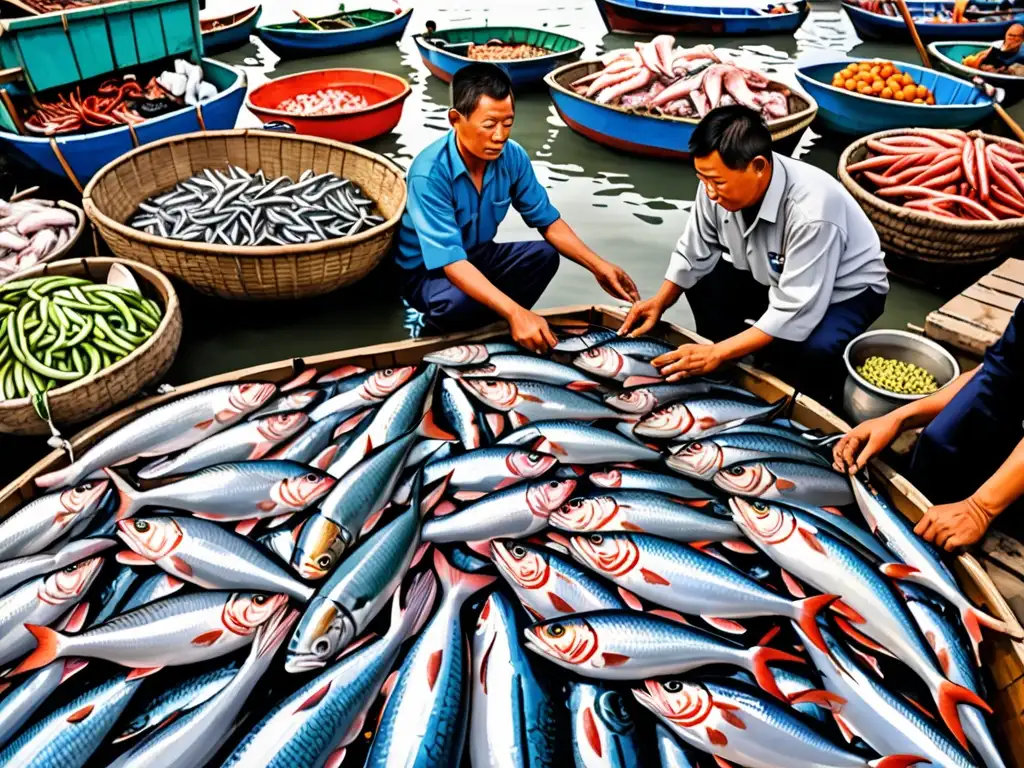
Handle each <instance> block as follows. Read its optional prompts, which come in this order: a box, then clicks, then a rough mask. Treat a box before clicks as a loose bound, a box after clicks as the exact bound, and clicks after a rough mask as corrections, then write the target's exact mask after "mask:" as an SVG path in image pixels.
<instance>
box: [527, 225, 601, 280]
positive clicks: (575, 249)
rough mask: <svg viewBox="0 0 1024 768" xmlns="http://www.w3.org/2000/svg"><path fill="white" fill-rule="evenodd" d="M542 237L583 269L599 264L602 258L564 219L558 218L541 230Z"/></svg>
mask: <svg viewBox="0 0 1024 768" xmlns="http://www.w3.org/2000/svg"><path fill="white" fill-rule="evenodd" d="M541 234H542V235H544V239H545V240H547V241H548V242H549V243H551V245H553V246H554V248H555V250H556V251H558V252H559V253H560V254H562V255H563V256H565V258H567V259H569V260H570V261H575V262H576V263H577V264H579V265H580V266H581V267H583V268H584V269H588V270H590V271H593V270H594V267H595V266H597V264H599V263H600V262H601V261H602V259H601V257H600V256H598V255H597V254H596V253H594V252H593V251H592V250H590V248H589V247H587V244H586V243H584V242H583V241H582V240H581V239H580V236H579V235H577V234H576V232H575V231H574V230H573V228H572V227H570V226H569V225H568V224H566V223H565V220H564V219H558V220H556V221H555V222H554V223H553V224H550V225H549V226H547V227H545V228H544V229H543V230H541Z"/></svg>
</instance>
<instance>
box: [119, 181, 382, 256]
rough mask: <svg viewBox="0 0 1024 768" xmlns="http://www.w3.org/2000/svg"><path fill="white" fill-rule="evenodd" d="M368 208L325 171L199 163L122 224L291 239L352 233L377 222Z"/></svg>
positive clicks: (204, 237) (255, 242) (191, 235)
mask: <svg viewBox="0 0 1024 768" xmlns="http://www.w3.org/2000/svg"><path fill="white" fill-rule="evenodd" d="M376 206H377V204H376V203H375V202H374V201H373V200H371V199H370V198H369V197H367V196H366V195H365V194H364V193H363V191H362V190H361V189H360V188H359V186H358V185H356V184H355V183H354V182H352V181H350V180H348V179H343V178H341V177H339V176H337V175H335V174H333V173H321V174H315V173H313V171H305V172H304V173H303V174H302V175H301V176H300V177H299V179H298V181H295V180H293V179H292V178H291V177H289V176H278V177H277V178H268V177H267V176H266V175H265V174H264V173H263V171H262V170H259V171H256V173H249V172H248V171H246V170H245V169H244V168H239V167H238V166H236V165H228V166H226V167H225V168H224V169H223V170H221V169H217V168H206V169H204V170H203V172H202V173H198V174H196V175H195V176H193V177H192V178H190V179H186V180H185V181H180V182H178V183H177V184H175V185H174V186H173V187H172V188H171V189H169V190H166V191H164V192H161V193H160V194H158V195H154V196H153V197H150V198H149V199H147V200H145V201H143V202H142V203H140V204H139V210H138V211H136V212H135V214H134V215H133V216H132V217H131V218H130V219H129V221H128V224H129V226H132V227H135V229H139V230H142V231H143V232H146V233H148V234H150V235H159V236H160V237H167V238H170V239H172V240H188V241H192V242H205V243H210V244H217V243H220V244H222V245H244V246H268V245H298V244H299V243H316V242H320V241H322V240H331V239H334V238H339V237H352V236H353V235H357V234H359V233H360V232H363V231H365V230H367V229H371V228H372V227H376V226H377V225H379V224H383V223H384V217H383V216H381V215H380V213H379V212H378V213H375V212H374V211H375V210H376Z"/></svg>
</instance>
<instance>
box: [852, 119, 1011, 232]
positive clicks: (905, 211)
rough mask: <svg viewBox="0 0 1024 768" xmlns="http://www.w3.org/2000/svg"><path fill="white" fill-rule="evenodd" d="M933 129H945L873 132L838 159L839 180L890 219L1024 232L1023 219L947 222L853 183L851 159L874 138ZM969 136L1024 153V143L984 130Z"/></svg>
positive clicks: (959, 229)
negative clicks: (1005, 145)
mask: <svg viewBox="0 0 1024 768" xmlns="http://www.w3.org/2000/svg"><path fill="white" fill-rule="evenodd" d="M933 130H942V129H929V128H893V129H890V130H887V131H879V132H877V133H872V134H870V135H868V136H864V137H862V138H859V139H857V140H856V141H854V142H853V143H852V144H850V145H849V146H848V147H847V148H846V149H844V150H843V154H842V155H840V156H839V169H838V171H839V179H840V181H842V182H843V186H845V187H846V188H847V189H848V190H849V191H850V193H851V194H852V195H853V196H854V197H855V198H857V199H858V200H859V201H861V202H866V203H869V204H870V205H872V206H874V207H875V208H877V209H878V210H879V211H881V212H883V213H886V214H888V215H889V216H892V217H894V218H898V219H903V220H907V221H910V222H913V223H915V224H918V225H921V226H929V227H938V228H941V229H946V230H951V231H954V232H968V233H985V232H1009V231H1013V230H1021V231H1024V217H1020V218H1018V219H1000V220H998V221H967V220H963V221H961V220H959V219H947V218H945V217H943V216H936V215H935V214H934V213H927V212H925V211H915V210H914V209H913V208H904V207H903V206H901V205H896V204H895V203H890V202H889V201H888V200H883V199H882V198H880V197H878V195H875V194H873V193H871V192H869V191H868V190H866V189H865V188H864V187H863V186H862V185H861V184H860V183H859V182H857V181H856V180H854V178H853V176H851V175H850V173H849V172H848V171H847V170H846V167H847V166H848V165H850V156H851V155H852V154H853V153H854V152H855V151H856V150H858V149H860V148H861V147H863V146H865V145H866V144H867V143H868V141H870V140H872V139H881V138H885V137H887V136H906V135H908V134H909V135H912V134H914V133H915V132H917V133H918V134H919V135H926V134H927V133H929V132H930V131H933ZM967 135H968V136H970V137H971V138H983V139H985V140H986V141H994V142H997V143H1001V144H1012V145H1014V146H1015V147H1019V148H1020V149H1021V150H1022V151H1024V144H1021V143H1020V142H1017V141H1013V140H1012V139H1007V138H1004V137H1002V136H995V135H993V134H990V133H984V132H983V131H968V132H967Z"/></svg>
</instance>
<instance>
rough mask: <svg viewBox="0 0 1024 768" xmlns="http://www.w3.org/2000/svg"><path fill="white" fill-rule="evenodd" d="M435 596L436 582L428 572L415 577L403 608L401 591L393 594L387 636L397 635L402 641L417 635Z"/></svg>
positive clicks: (432, 605) (427, 615) (407, 592)
mask: <svg viewBox="0 0 1024 768" xmlns="http://www.w3.org/2000/svg"><path fill="white" fill-rule="evenodd" d="M436 595H437V580H436V579H435V578H434V574H432V573H431V572H430V571H423V572H421V573H419V574H417V575H416V576H415V578H413V580H412V584H410V586H409V589H408V590H406V593H405V607H403V606H402V590H398V591H397V592H395V596H394V597H393V598H392V600H391V629H389V630H388V634H389V635H390V634H392V633H394V634H396V635H399V636H400V637H401V638H402V639H403V640H404V639H405V638H407V637H412V636H413V635H415V634H418V633H419V631H420V629H422V628H423V625H424V624H425V623H426V621H427V618H428V617H429V616H430V610H431V609H432V608H433V607H434V597H435V596H436Z"/></svg>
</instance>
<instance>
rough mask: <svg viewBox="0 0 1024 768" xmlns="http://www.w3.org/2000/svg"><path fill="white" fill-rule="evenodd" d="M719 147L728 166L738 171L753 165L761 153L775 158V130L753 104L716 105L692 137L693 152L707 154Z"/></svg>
mask: <svg viewBox="0 0 1024 768" xmlns="http://www.w3.org/2000/svg"><path fill="white" fill-rule="evenodd" d="M715 151H717V152H718V154H719V156H720V157H721V158H722V162H723V163H725V165H726V167H728V168H732V169H733V170H734V171H738V170H741V169H743V168H746V167H747V166H748V165H750V161H751V160H753V159H754V158H755V157H757V156H758V155H760V156H762V157H764V158H765V159H766V160H767V161H768V162H769V163H770V162H771V161H772V134H771V131H769V130H768V126H767V125H765V124H764V120H762V119H761V115H759V114H758V113H757V112H755V111H754V110H752V109H750V107H744V106H743V105H742V104H730V105H729V106H726V107H716V108H715V109H712V110H711V111H710V112H708V113H707V114H706V115H705V116H704V119H703V120H701V121H700V123H698V124H697V129H696V130H695V131H694V132H693V135H692V136H691V137H690V154H691V155H692V156H693V157H707V156H708V155H710V154H711V153H712V152H715Z"/></svg>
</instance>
